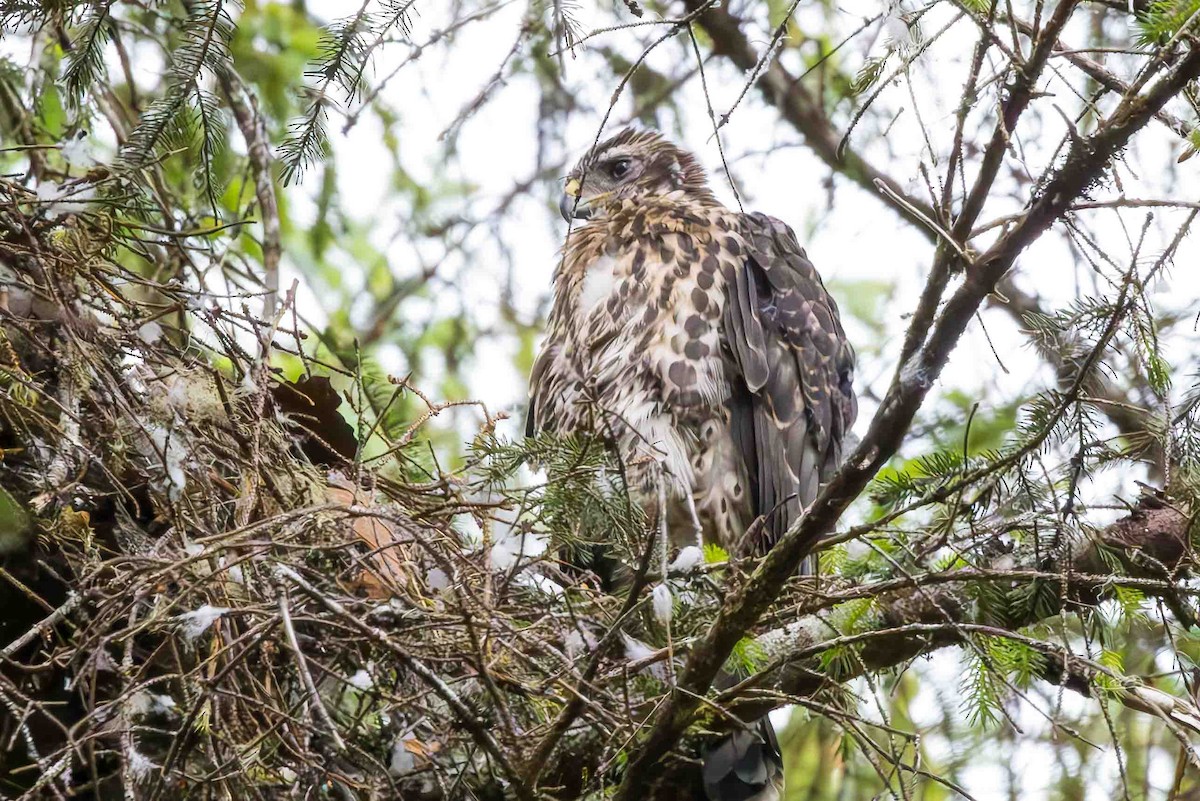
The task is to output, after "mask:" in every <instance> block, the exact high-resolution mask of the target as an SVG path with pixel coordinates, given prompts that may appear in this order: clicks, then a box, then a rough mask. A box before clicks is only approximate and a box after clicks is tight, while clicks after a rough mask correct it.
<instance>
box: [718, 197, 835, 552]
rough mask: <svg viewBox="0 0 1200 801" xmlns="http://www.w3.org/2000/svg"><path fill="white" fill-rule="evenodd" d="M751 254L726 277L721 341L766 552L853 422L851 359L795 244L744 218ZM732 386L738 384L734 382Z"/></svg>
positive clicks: (771, 226)
mask: <svg viewBox="0 0 1200 801" xmlns="http://www.w3.org/2000/svg"><path fill="white" fill-rule="evenodd" d="M742 234H743V237H744V238H745V241H746V242H747V245H748V248H749V250H748V252H747V253H746V254H745V259H744V260H743V262H742V264H741V266H740V268H738V269H736V270H735V274H734V275H733V276H731V277H730V279H731V280H730V281H729V284H728V286H729V293H730V296H729V297H728V299H727V303H726V308H725V311H726V315H725V326H726V331H725V337H726V341H727V342H728V344H729V354H730V357H731V360H732V363H733V364H732V367H733V372H734V374H735V375H740V377H741V379H742V381H743V382H744V385H745V389H746V390H747V391H746V392H734V393H733V394H732V396H731V398H730V401H729V407H730V415H731V420H730V423H731V426H732V429H733V431H734V437H735V440H736V441H737V442H738V443H739V445H740V447H741V449H742V455H743V459H744V461H745V464H746V467H747V469H748V471H749V472H750V473H751V477H750V478H751V481H750V484H751V489H752V491H753V492H754V497H755V498H756V501H757V503H756V507H757V508H756V509H755V512H756V514H758V515H764V516H766V518H767V519H766V525H765V526H764V529H765V530H764V537H763V538H762V540H761V541H760V542H759V543H758V548H759V550H760V551H765V550H766V549H767V548H769V547H770V545H771V544H772V543H773V542H774V541H775V540H776V539H778V537H779V536H780V535H781V534H782V533H783V532H784V531H785V530H786V529H787V527H788V526H789V525H790V524H791V523H792V521H794V520H795V519H796V517H797V516H798V515H799V513H800V510H801V509H802V508H803V507H804V506H806V505H807V504H809V503H811V502H812V500H813V499H814V498H815V497H816V494H817V489H818V487H819V486H820V483H821V482H822V481H824V480H826V479H828V478H829V476H830V475H831V474H832V472H833V470H834V469H835V468H836V467H837V463H838V461H839V460H840V458H841V447H840V445H841V439H842V437H843V436H844V434H845V432H846V430H848V429H849V427H850V425H851V424H852V423H853V421H854V413H855V408H854V398H853V395H852V394H851V393H850V392H849V374H850V371H851V370H852V369H853V352H852V350H851V349H850V346H849V345H848V344H847V342H846V339H845V334H844V332H843V331H842V327H841V323H840V322H839V320H838V316H837V306H836V304H835V303H834V301H833V299H832V298H830V297H829V295H828V293H827V292H826V291H825V287H824V285H823V284H822V283H821V278H820V276H819V275H818V274H817V271H816V269H815V268H814V267H813V266H812V263H811V262H809V261H808V259H807V258H806V256H805V254H804V251H803V250H802V249H801V248H800V245H799V243H798V242H797V241H796V238H795V235H794V234H792V232H791V230H790V229H788V227H787V226H786V225H784V224H783V223H781V222H779V221H778V220H774V219H772V218H770V217H767V216H766V215H762V214H752V215H746V216H743V217H742ZM733 380H734V381H736V380H737V379H736V378H734V379H733Z"/></svg>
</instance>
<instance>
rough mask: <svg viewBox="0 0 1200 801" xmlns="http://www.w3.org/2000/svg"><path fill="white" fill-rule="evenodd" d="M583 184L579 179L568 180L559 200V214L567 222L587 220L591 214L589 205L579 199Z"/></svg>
mask: <svg viewBox="0 0 1200 801" xmlns="http://www.w3.org/2000/svg"><path fill="white" fill-rule="evenodd" d="M582 190H583V184H582V182H581V181H580V180H579V179H578V178H568V179H567V183H566V185H565V186H564V187H563V194H562V197H561V198H559V200H558V213H559V214H561V215H562V218H563V219H564V220H566V221H567V222H570V221H571V220H573V219H579V220H586V219H587V217H588V214H589V213H590V212H589V210H588V207H587V204H586V203H584V202H583V201H582V200H580V199H579V195H580V192H581V191H582Z"/></svg>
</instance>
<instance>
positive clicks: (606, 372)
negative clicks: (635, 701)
mask: <svg viewBox="0 0 1200 801" xmlns="http://www.w3.org/2000/svg"><path fill="white" fill-rule="evenodd" d="M559 208H560V210H561V211H562V214H563V217H564V218H566V219H567V221H568V223H571V222H573V221H580V224H579V225H578V227H575V228H574V230H571V231H570V232H569V234H568V236H567V240H566V244H565V246H564V250H563V253H562V259H561V261H560V263H559V266H558V269H557V272H556V274H555V277H554V303H553V307H552V309H551V312H550V319H549V328H548V333H547V337H546V341H545V344H544V346H543V348H542V351H541V352H540V354H539V355H538V358H537V360H536V362H535V364H534V367H533V373H532V377H531V381H530V383H531V386H530V409H529V414H528V424H527V430H528V433H529V434H530V435H532V434H534V433H537V432H539V431H547V430H549V431H553V432H556V433H559V434H572V433H584V432H588V433H593V434H596V435H599V436H600V437H602V438H604V439H605V440H607V441H608V442H609V443H610V444H611V445H612V446H614V447H615V448H616V450H617V452H618V454H619V455H620V457H621V459H622V461H623V462H624V463H625V464H626V465H627V467H628V473H629V476H630V483H631V489H632V490H633V492H634V493H636V494H637V495H638V496H639V500H640V501H641V502H642V503H643V505H644V506H645V508H646V510H647V512H648V514H650V515H651V516H652V517H654V516H657V517H658V519H659V521H660V525H661V526H662V527H663V529H664V530H665V531H667V532H669V534H668V536H669V537H670V539H671V541H672V544H673V545H675V546H683V545H690V544H694V543H696V541H697V540H701V541H703V542H715V543H717V544H719V545H721V546H722V547H724V548H725V549H726V550H727V551H730V552H731V553H738V554H743V555H746V554H762V553H765V551H766V550H767V549H769V548H770V547H771V545H772V544H773V543H774V542H775V541H776V540H777V539H778V538H779V537H780V536H781V535H782V534H783V532H784V531H786V530H787V528H788V527H789V526H790V525H791V523H792V522H793V521H794V520H796V519H797V518H798V517H799V516H800V514H801V512H802V510H803V509H804V508H805V507H806V506H807V505H809V504H811V503H812V501H813V499H814V498H815V497H816V495H817V491H818V489H819V487H820V485H821V483H822V482H823V481H825V480H827V479H828V478H829V477H830V476H831V475H832V473H833V471H834V469H835V468H836V467H837V464H838V462H839V461H840V458H841V446H842V440H843V437H844V436H845V435H846V432H847V431H848V430H849V428H850V426H851V425H852V423H853V422H854V417H855V413H856V404H855V398H854V393H853V390H852V388H851V383H852V377H853V375H852V374H853V369H854V352H853V350H852V349H851V347H850V345H849V343H848V342H847V341H846V337H845V334H844V332H843V330H842V325H841V322H840V320H839V317H838V310H837V304H836V303H834V301H833V298H831V297H830V296H829V293H828V292H827V291H826V290H825V286H824V284H822V282H821V277H820V276H819V275H818V274H817V271H816V269H815V268H814V267H813V265H812V263H811V262H809V260H808V257H807V255H806V254H805V252H804V249H803V248H802V247H801V246H800V244H799V242H797V240H796V235H795V234H794V233H793V232H792V230H791V229H790V228H789V227H788V226H787V225H785V224H784V223H782V222H780V221H779V220H777V219H775V218H773V217H768V216H766V215H764V214H757V213H755V214H743V213H739V212H736V211H732V210H730V209H728V208H726V207H725V206H723V205H722V204H721V203H720V202H718V201H717V199H716V197H715V196H714V195H713V193H712V191H711V190H710V189H709V187H708V183H707V179H706V177H705V174H704V170H703V169H702V167H701V166H700V164H699V162H698V161H697V159H696V158H695V157H694V156H693V155H692V154H690V153H688V152H686V151H684V150H681V149H680V148H678V147H676V146H675V145H674V144H672V143H671V142H669V141H668V140H666V139H665V138H664V137H663V136H661V135H660V134H658V133H656V132H653V131H636V130H632V129H626V130H623V131H621V132H620V133H618V134H617V135H616V136H614V137H612V138H611V139H608V140H607V141H604V142H602V143H600V144H598V145H597V146H595V147H594V148H592V150H591V151H590V152H588V153H587V154H586V155H585V156H584V157H583V158H582V159H581V160H580V161H579V163H578V164H577V165H576V166H575V168H574V169H573V170H572V171H571V173H570V174H569V175H568V176H567V179H566V185H565V191H564V194H563V196H562V201H561V203H560V205H559ZM767 729H769V724H768V725H767ZM750 734H751V733H750V732H738V733H735V735H734V736H732V737H731V738H729V740H727V741H726V743H725V744H724V745H722V746H721V747H720V748H718V749H716V750H714V751H713V752H710V753H709V754H708V755H707V757H706V760H705V766H704V781H705V786H706V789H707V793H708V795H709V797H710V798H714V799H720V801H734V800H735V799H736V800H737V801H740V800H741V799H748V798H753V797H758V798H770V797H773V796H771V795H770V794H769V793H770V791H771V790H772V788H773V787H774V788H775V790H776V792H777V789H778V788H777V786H776V785H777V784H778V779H779V775H780V771H779V769H778V767H779V762H778V753H777V751H775V752H774V756H773V760H772V755H771V754H770V753H767V752H770V751H771V749H772V748H773V747H774V746H773V742H770V743H767V742H763V741H762V739H761V738H758V737H752V736H750ZM768 737H769V736H768ZM721 749H725V753H724V754H723V755H722V753H721ZM760 752H763V753H760Z"/></svg>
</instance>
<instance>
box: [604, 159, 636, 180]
mask: <svg viewBox="0 0 1200 801" xmlns="http://www.w3.org/2000/svg"><path fill="white" fill-rule="evenodd" d="M632 167H633V162H631V161H630V160H629V159H617V160H616V161H613V162H611V163H609V165H608V174H609V175H611V176H612V177H613V180H616V181H619V180H621V179H622V178H624V177H625V176H626V175H628V174H629V170H630V168H632Z"/></svg>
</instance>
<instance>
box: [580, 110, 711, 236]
mask: <svg viewBox="0 0 1200 801" xmlns="http://www.w3.org/2000/svg"><path fill="white" fill-rule="evenodd" d="M671 192H681V193H683V196H684V198H686V199H691V200H696V201H705V202H713V201H714V198H713V195H712V193H711V192H710V191H709V189H708V181H707V179H706V178H705V176H704V169H703V168H702V167H701V166H700V164H699V162H697V161H696V157H695V156H693V155H692V154H691V153H688V152H687V151H685V150H681V149H679V148H678V147H676V146H675V145H674V144H673V143H671V142H669V141H668V140H667V139H665V138H663V136H662V134H660V133H658V132H657V131H635V130H634V129H632V128H626V129H625V130H623V131H621V132H620V133H619V134H617V135H616V136H614V137H612V138H611V139H607V140H605V141H603V142H601V143H600V144H598V145H596V146H595V147H594V148H592V149H591V150H590V151H588V153H587V155H585V156H584V157H583V158H581V159H580V160H579V163H578V164H576V165H575V168H574V169H573V170H571V172H570V174H569V175H567V178H566V185H565V186H564V187H563V195H562V199H561V200H560V201H559V204H558V209H559V211H560V212H562V216H563V219H564V220H566V221H568V222H570V221H571V220H572V219H576V220H586V219H591V218H592V217H595V216H598V215H600V214H603V212H604V209H605V207H607V206H608V205H609V204H611V203H615V202H618V201H622V200H637V199H639V198H646V197H655V196H662V195H666V194H668V193H671Z"/></svg>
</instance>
